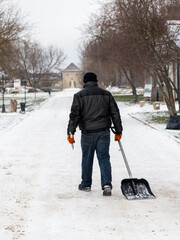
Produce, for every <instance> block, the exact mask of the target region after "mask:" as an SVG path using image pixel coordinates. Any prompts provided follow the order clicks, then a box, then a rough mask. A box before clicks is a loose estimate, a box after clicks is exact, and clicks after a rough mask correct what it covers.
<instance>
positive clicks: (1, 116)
mask: <svg viewBox="0 0 180 240" xmlns="http://www.w3.org/2000/svg"><path fill="white" fill-rule="evenodd" d="M48 98H49V95H48V93H44V92H37V93H36V98H35V94H34V93H27V94H26V113H25V114H22V113H21V112H20V111H21V109H20V103H21V102H24V94H5V98H4V99H5V109H6V113H1V112H0V133H2V132H4V131H6V130H8V129H10V128H12V127H13V126H15V125H16V124H17V123H18V122H20V121H22V120H23V119H24V118H25V117H26V116H28V115H29V114H30V112H32V111H33V110H35V109H37V108H38V107H39V106H40V105H41V104H42V103H43V102H44V101H45V100H46V99H48ZM11 99H13V100H16V101H17V102H18V105H17V112H15V113H10V100H11ZM1 109H2V95H1V96H0V110H1Z"/></svg>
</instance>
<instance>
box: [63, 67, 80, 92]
mask: <svg viewBox="0 0 180 240" xmlns="http://www.w3.org/2000/svg"><path fill="white" fill-rule="evenodd" d="M82 79H83V71H81V70H80V69H79V68H78V67H77V66H76V65H75V64H74V63H71V64H70V65H69V66H68V67H67V68H65V69H64V70H63V71H62V80H63V88H81V87H82V83H83V82H82V81H83V80H82Z"/></svg>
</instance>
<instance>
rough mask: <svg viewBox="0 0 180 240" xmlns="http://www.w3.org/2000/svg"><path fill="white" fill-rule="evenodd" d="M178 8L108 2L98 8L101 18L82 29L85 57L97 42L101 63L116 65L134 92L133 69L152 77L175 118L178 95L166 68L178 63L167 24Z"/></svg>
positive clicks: (155, 1) (158, 2)
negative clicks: (100, 11)
mask: <svg viewBox="0 0 180 240" xmlns="http://www.w3.org/2000/svg"><path fill="white" fill-rule="evenodd" d="M179 4H180V3H179V1H176V0H174V1H173V0H169V1H168V0H112V1H110V0H109V1H107V2H105V3H104V4H102V13H101V15H99V16H94V17H93V18H94V19H93V20H91V22H90V24H89V26H88V27H87V28H86V29H85V32H86V34H87V33H88V34H87V35H88V37H86V39H87V43H86V53H87V52H88V51H87V50H88V47H89V46H92V44H97V42H98V43H99V45H98V51H101V54H100V55H101V59H103V58H104V59H106V61H107V60H108V61H109V62H112V63H113V64H114V63H115V62H116V63H117V64H118V68H121V69H123V72H124V74H125V75H126V77H127V79H128V80H129V82H130V84H131V86H132V88H133V89H134V90H135V83H136V78H135V77H134V76H136V74H135V73H137V69H140V71H142V75H144V71H146V72H147V73H149V75H151V76H154V79H156V81H157V84H158V85H159V87H160V88H161V90H162V92H163V94H164V97H165V100H166V103H167V107H168V109H169V112H170V115H172V116H173V115H176V114H177V111H176V108H175V99H174V94H173V92H174V91H175V92H176V93H177V95H178V101H179V103H180V93H179V90H178V89H177V87H176V86H175V84H174V82H173V81H172V80H171V79H170V78H169V68H168V66H169V62H171V61H178V60H179V48H178V46H177V44H176V37H177V36H175V34H174V35H173V34H172V32H171V31H170V28H169V25H168V21H167V20H169V19H171V18H172V16H174V17H176V18H177V17H178V16H179V15H178V12H177V11H176V14H173V12H172V9H175V8H177V9H179ZM178 34H179V32H178ZM176 35H177V32H176ZM91 50H93V49H92V48H91ZM94 54H95V53H94ZM92 55H93V53H92V52H90V56H92ZM86 57H88V54H86ZM102 57H103V58H102ZM134 92H135V91H134Z"/></svg>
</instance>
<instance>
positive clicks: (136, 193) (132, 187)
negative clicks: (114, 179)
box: [121, 178, 156, 200]
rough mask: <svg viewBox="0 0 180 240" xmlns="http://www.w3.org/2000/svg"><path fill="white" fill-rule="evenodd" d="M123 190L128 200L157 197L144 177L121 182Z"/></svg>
mask: <svg viewBox="0 0 180 240" xmlns="http://www.w3.org/2000/svg"><path fill="white" fill-rule="evenodd" d="M121 190H122V193H123V195H124V196H125V197H126V198H127V199H128V200H142V199H155V198H156V197H155V195H154V194H153V193H152V191H151V189H150V186H149V183H148V182H147V180H145V179H144V178H141V179H137V178H128V179H123V180H122V182H121Z"/></svg>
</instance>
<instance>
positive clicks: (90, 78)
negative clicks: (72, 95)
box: [83, 72, 98, 83]
mask: <svg viewBox="0 0 180 240" xmlns="http://www.w3.org/2000/svg"><path fill="white" fill-rule="evenodd" d="M91 81H92V82H97V81H98V80H97V75H96V74H95V73H93V72H87V73H86V74H85V75H84V78H83V82H84V83H87V82H91Z"/></svg>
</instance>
